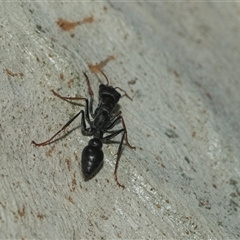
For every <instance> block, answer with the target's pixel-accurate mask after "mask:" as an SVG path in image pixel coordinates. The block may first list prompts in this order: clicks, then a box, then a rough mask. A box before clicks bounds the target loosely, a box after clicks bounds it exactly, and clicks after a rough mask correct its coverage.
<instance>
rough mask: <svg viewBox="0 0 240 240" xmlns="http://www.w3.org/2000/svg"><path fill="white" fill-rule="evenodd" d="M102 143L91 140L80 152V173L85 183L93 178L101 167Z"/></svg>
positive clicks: (98, 140)
mask: <svg viewBox="0 0 240 240" xmlns="http://www.w3.org/2000/svg"><path fill="white" fill-rule="evenodd" d="M103 156H104V155H103V151H102V141H101V140H100V139H98V138H93V139H91V140H90V141H89V142H88V145H87V146H86V147H85V148H84V149H83V151H82V173H83V176H84V179H85V181H88V180H90V179H91V178H93V177H94V176H95V175H96V174H97V173H98V172H99V170H100V169H101V168H102V165H103Z"/></svg>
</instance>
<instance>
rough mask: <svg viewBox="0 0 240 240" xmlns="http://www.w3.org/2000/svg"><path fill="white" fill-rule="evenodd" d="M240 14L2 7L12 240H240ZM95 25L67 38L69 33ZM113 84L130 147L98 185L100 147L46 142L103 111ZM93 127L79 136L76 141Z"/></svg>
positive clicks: (5, 168)
mask: <svg viewBox="0 0 240 240" xmlns="http://www.w3.org/2000/svg"><path fill="white" fill-rule="evenodd" d="M239 12H240V5H239V3H193V2H191V3H190V2H185V3H184V2H181V3H180V2H179V3H177V2H175V3H163V2H162V3H144V2H142V3H126V2H125V3H124V2H121V3H120V2H111V3H104V2H94V3H92V2H85V3H76V2H75V3H69V2H66V3H57V2H55V3H48V2H43V3H40V2H35V3H34V2H32V3H27V2H25V3H16V2H15V3H6V2H5V3H2V4H1V8H0V23H1V25H0V29H1V32H0V39H1V41H0V48H1V51H0V66H1V69H2V70H1V71H0V82H1V86H0V102H1V104H0V107H1V108H0V109H1V111H0V116H1V123H0V149H1V161H0V176H1V177H0V179H1V180H0V186H1V187H0V189H1V190H0V222H1V224H0V238H1V239H6V238H7V239H16V238H22V239H33V238H37V239H46V238H48V239H80V238H81V239H100V238H102V239H117V238H122V239H162V238H164V239H237V238H239V237H240V228H239V223H240V219H239V205H240V190H239V189H240V184H239V180H240V179H239V175H240V170H239V169H240V160H239V158H240V152H239V139H240V130H239V127H240V123H239V119H240V110H239V105H240V95H239V90H240V80H239V76H240V68H239V62H240V61H239V60H240V47H239V39H240V38H239V37H240V32H239ZM90 16H93V17H94V21H93V22H91V23H87V22H86V23H84V24H81V25H79V26H76V27H75V28H73V29H72V30H70V31H63V30H62V29H60V28H59V26H58V25H57V23H56V21H57V20H58V19H59V18H62V19H65V20H68V21H73V22H76V21H82V20H83V19H86V18H88V17H90ZM112 55H114V56H116V58H115V60H112V61H110V62H109V63H108V64H107V65H106V66H105V67H104V71H105V73H106V74H107V76H108V77H109V79H110V81H111V84H112V85H113V86H119V87H121V88H123V89H125V90H126V91H127V92H128V93H129V94H130V95H131V97H132V98H133V101H130V100H129V99H127V98H122V99H121V101H120V105H121V110H122V112H123V116H124V119H125V122H126V125H127V128H128V132H129V141H130V142H131V143H132V144H134V145H135V146H136V147H137V149H136V151H133V150H131V149H129V148H128V147H125V148H124V150H123V154H122V157H121V162H120V166H119V171H118V177H119V181H121V182H122V183H123V184H124V185H125V186H126V189H125V190H122V189H120V188H119V187H118V186H117V185H116V183H115V181H114V178H113V171H114V164H115V158H116V155H115V153H116V151H117V145H105V146H104V153H105V164H104V166H103V168H102V170H101V171H100V172H99V174H98V175H97V176H96V177H95V178H94V179H93V180H91V181H89V182H84V181H83V179H82V175H81V171H80V157H81V151H82V149H83V148H84V146H85V145H86V143H87V141H88V140H89V138H88V137H84V136H82V134H81V131H80V129H79V128H78V129H75V130H74V131H72V132H71V133H70V134H68V135H67V136H65V137H64V138H62V139H61V140H59V141H57V142H55V143H54V144H52V145H50V146H46V147H41V148H36V147H34V146H32V145H31V144H30V143H31V141H32V140H35V141H37V142H39V141H44V140H46V139H47V138H49V137H50V136H52V134H54V133H55V132H56V131H57V130H58V129H59V128H60V126H62V125H63V124H64V123H65V122H67V121H68V119H69V118H70V117H71V116H73V115H74V114H75V113H76V112H77V111H78V110H79V107H76V106H73V105H71V104H69V103H66V102H64V101H61V100H60V99H57V98H56V97H54V96H53V95H52V93H51V92H50V90H51V89H55V90H56V91H58V92H59V93H61V94H62V95H65V96H76V95H78V96H88V92H87V86H86V83H85V80H84V77H83V74H82V72H83V71H87V72H88V74H89V77H90V79H91V83H92V86H93V89H94V92H95V95H96V99H97V89H98V85H99V83H100V82H101V81H102V80H103V78H102V77H101V76H96V75H94V74H93V73H90V70H89V69H88V66H87V63H92V64H95V63H99V62H101V61H103V60H104V59H106V58H107V57H108V56H112ZM79 123H80V120H78V121H76V122H74V123H73V124H72V126H71V127H70V128H69V129H68V130H71V129H74V128H76V127H77V126H78V125H79Z"/></svg>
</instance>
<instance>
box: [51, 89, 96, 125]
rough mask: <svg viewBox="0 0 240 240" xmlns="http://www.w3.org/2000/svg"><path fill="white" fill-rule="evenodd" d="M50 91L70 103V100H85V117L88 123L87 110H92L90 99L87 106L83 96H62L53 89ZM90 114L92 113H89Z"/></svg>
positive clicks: (86, 100)
mask: <svg viewBox="0 0 240 240" xmlns="http://www.w3.org/2000/svg"><path fill="white" fill-rule="evenodd" d="M51 92H52V93H53V95H55V96H57V97H59V98H61V99H62V100H64V101H67V102H70V103H72V102H71V101H72V100H73V101H74V100H85V102H86V106H85V112H86V119H87V121H88V123H90V117H89V110H90V113H91V111H92V104H93V103H92V102H91V100H90V108H89V104H88V99H87V98H84V97H63V96H61V95H59V94H58V93H56V92H55V91H54V90H51ZM91 115H92V113H91Z"/></svg>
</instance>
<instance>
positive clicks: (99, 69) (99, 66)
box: [88, 55, 116, 73]
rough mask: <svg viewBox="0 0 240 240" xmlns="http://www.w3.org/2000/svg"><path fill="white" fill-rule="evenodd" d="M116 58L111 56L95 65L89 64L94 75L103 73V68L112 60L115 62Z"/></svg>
mask: <svg viewBox="0 0 240 240" xmlns="http://www.w3.org/2000/svg"><path fill="white" fill-rule="evenodd" d="M115 58H116V57H115V56H113V55H111V56H108V57H107V58H106V59H105V60H103V61H101V62H100V63H97V64H95V65H93V64H91V63H88V67H89V69H90V70H91V72H92V73H102V68H103V67H104V66H105V65H107V64H108V62H110V61H111V60H114V59H115Z"/></svg>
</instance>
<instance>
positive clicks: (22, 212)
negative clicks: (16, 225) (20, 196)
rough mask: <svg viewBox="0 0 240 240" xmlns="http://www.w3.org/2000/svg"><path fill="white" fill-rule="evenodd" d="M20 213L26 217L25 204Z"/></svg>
mask: <svg viewBox="0 0 240 240" xmlns="http://www.w3.org/2000/svg"><path fill="white" fill-rule="evenodd" d="M18 214H19V216H20V217H24V216H25V214H26V211H25V206H23V208H22V210H20V209H19V210H18Z"/></svg>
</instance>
